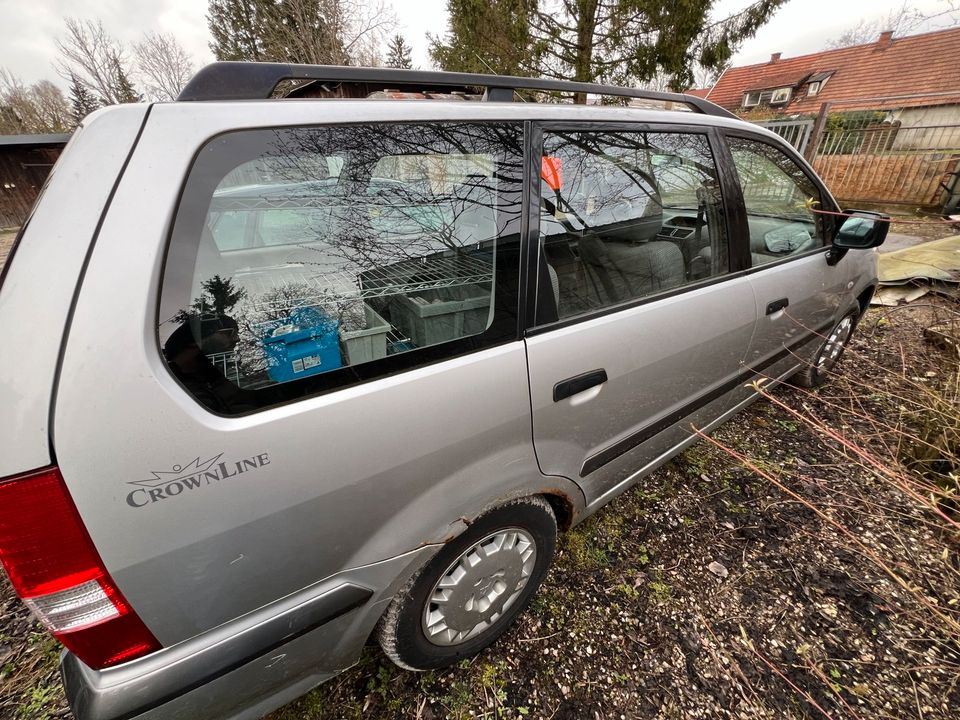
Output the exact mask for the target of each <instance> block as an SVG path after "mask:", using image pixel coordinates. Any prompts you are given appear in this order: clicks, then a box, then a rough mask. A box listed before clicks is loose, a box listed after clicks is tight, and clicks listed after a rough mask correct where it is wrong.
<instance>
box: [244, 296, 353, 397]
mask: <svg viewBox="0 0 960 720" xmlns="http://www.w3.org/2000/svg"><path fill="white" fill-rule="evenodd" d="M339 325H340V323H339V322H337V321H336V320H333V319H331V318H329V317H327V316H326V315H324V314H323V313H322V312H320V311H319V310H317V309H316V308H313V307H306V308H298V309H296V310H294V311H293V312H291V313H290V315H289V316H288V317H286V318H284V319H283V320H276V321H274V322H272V323H270V325H269V326H268V327H267V328H266V331H267V332H266V335H265V336H264V338H263V349H264V352H266V354H267V374H268V375H269V376H270V379H271V380H273V381H274V382H290V381H291V380H299V379H300V378H304V377H309V376H311V375H317V374H319V373H324V372H328V371H330V370H335V369H337V368H338V367H341V366H342V365H343V360H342V359H341V357H340V339H339V334H338V332H337V331H338V328H339Z"/></svg>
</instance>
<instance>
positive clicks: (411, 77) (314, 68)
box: [177, 61, 736, 118]
mask: <svg viewBox="0 0 960 720" xmlns="http://www.w3.org/2000/svg"><path fill="white" fill-rule="evenodd" d="M283 80H313V81H317V82H329V83H343V82H352V83H377V84H382V85H383V86H384V87H393V86H404V87H410V86H417V87H421V88H423V89H427V88H431V89H443V88H466V87H477V88H484V89H485V93H484V99H485V100H491V101H507V102H509V101H511V100H513V93H514V91H515V90H542V91H553V92H565V93H591V94H596V95H614V96H618V97H630V98H640V99H643V100H657V101H661V102H675V103H682V104H684V105H689V106H690V107H692V108H694V109H695V110H697V111H698V112H701V113H704V114H705V115H716V116H718V117H731V118H734V117H736V115H734V114H733V113H731V112H729V111H727V110H724V109H723V108H722V107H720V106H719V105H714V104H713V103H712V102H710V101H709V100H705V99H703V98H700V97H696V96H695V95H683V94H681V93H669V92H657V91H654V90H640V89H637V88H628V87H620V86H617V85H599V84H597V83H583V82H570V81H567V80H553V79H543V78H526V77H512V76H509V75H480V74H477V73H454V72H435V71H426V70H399V69H396V68H365V67H347V66H340V65H293V64H289V63H259V62H234V61H221V62H215V63H211V64H209V65H207V66H205V67H203V68H201V69H200V70H199V71H198V72H197V74H196V75H194V76H193V77H192V78H191V79H190V82H188V83H187V85H186V87H184V88H183V91H182V92H181V93H180V96H179V97H178V98H177V100H263V99H266V98H269V97H270V96H271V95H272V94H273V91H274V90H275V89H276V87H277V85H278V84H279V83H280V82H281V81H283Z"/></svg>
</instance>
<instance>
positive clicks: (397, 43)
mask: <svg viewBox="0 0 960 720" xmlns="http://www.w3.org/2000/svg"><path fill="white" fill-rule="evenodd" d="M410 52H411V49H410V46H409V45H407V41H406V40H404V39H403V35H400V34H397V35H394V36H393V38H392V39H391V40H390V43H389V44H388V45H387V60H386V66H387V67H392V68H402V69H404V70H409V69H410V68H411V67H413V62H412V60H411V59H410Z"/></svg>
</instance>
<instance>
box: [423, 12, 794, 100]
mask: <svg viewBox="0 0 960 720" xmlns="http://www.w3.org/2000/svg"><path fill="white" fill-rule="evenodd" d="M716 2H717V0H688V1H687V2H682V3H680V2H675V3H664V2H662V0H562V2H560V3H559V4H556V3H547V2H545V0H490V1H489V2H486V1H484V0H448V3H447V9H448V11H449V30H448V33H447V36H446V38H445V39H444V40H442V41H441V40H437V39H433V42H432V46H431V49H430V55H431V57H432V58H433V59H434V61H435V62H437V63H438V64H439V65H440V66H441V67H442V68H443V69H444V70H459V71H465V72H476V71H478V70H479V71H480V72H491V71H495V72H501V73H502V72H508V73H514V72H515V73H517V74H523V75H543V76H547V77H556V78H562V79H567V80H578V81H581V82H606V83H618V84H635V83H641V82H646V81H648V80H650V79H651V78H652V77H654V76H655V75H657V74H658V73H660V74H663V75H665V76H667V77H668V78H669V85H670V86H671V87H672V88H674V89H681V88H686V87H689V86H690V83H691V82H692V81H693V68H694V66H695V64H696V63H699V64H700V65H702V66H703V67H705V68H710V69H714V68H718V67H721V66H722V65H723V63H725V62H727V61H729V59H730V57H731V56H732V55H733V52H734V50H735V49H736V47H737V46H738V45H739V43H740V42H742V41H743V40H745V39H747V38H749V37H751V36H753V34H754V33H755V32H756V31H757V29H758V28H760V27H761V26H762V25H763V24H764V23H765V22H766V21H767V20H768V19H769V18H770V16H771V15H772V14H773V12H774V11H775V10H776V9H777V8H779V7H780V6H781V5H783V4H784V2H786V0H755V1H754V2H753V3H752V4H750V5H748V6H747V7H746V8H744V9H743V10H741V11H740V12H737V13H735V14H734V15H730V16H729V17H726V18H723V19H721V20H717V21H714V20H711V19H710V17H709V15H710V10H711V9H712V7H713V6H714V5H715V4H716ZM481 68H482V69H481ZM576 101H577V102H581V103H582V102H586V96H585V95H582V94H578V96H577V97H576Z"/></svg>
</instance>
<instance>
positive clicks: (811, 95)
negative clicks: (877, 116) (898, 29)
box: [705, 28, 960, 126]
mask: <svg viewBox="0 0 960 720" xmlns="http://www.w3.org/2000/svg"><path fill="white" fill-rule="evenodd" d="M705 97H706V98H707V99H708V100H710V101H712V102H715V103H716V104H717V105H721V106H722V107H725V108H727V109H728V110H732V111H734V112H737V113H739V114H746V113H751V112H757V111H762V112H766V113H771V112H772V113H774V114H777V115H814V114H816V113H817V111H818V110H819V108H820V105H821V104H822V103H824V102H830V103H833V104H834V107H833V110H834V111H841V112H843V111H849V110H890V111H896V112H895V114H896V116H897V119H898V120H899V121H900V122H901V124H902V125H904V126H910V125H917V124H925V125H926V124H934V123H937V124H954V123H960V28H953V29H950V30H940V31H936V32H928V33H923V34H920V35H910V36H907V37H897V38H895V37H893V33H892V32H884V33H881V34H880V37H879V39H877V40H876V41H875V42H871V43H867V44H865V45H854V46H851V47H845V48H837V49H835V50H825V51H823V52H818V53H811V54H809V55H800V56H799V57H793V58H783V57H782V56H781V53H773V55H771V56H770V60H768V61H767V62H765V63H760V64H757V65H745V66H743V67H733V68H730V69H728V70H727V71H726V72H724V73H723V75H721V77H720V78H719V80H718V81H717V83H716V84H715V85H714V86H713V87H712V88H710V89H709V91H708V92H707V93H706V95H705Z"/></svg>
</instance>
